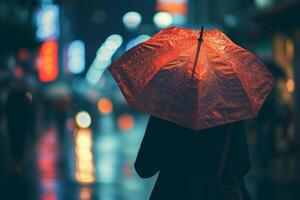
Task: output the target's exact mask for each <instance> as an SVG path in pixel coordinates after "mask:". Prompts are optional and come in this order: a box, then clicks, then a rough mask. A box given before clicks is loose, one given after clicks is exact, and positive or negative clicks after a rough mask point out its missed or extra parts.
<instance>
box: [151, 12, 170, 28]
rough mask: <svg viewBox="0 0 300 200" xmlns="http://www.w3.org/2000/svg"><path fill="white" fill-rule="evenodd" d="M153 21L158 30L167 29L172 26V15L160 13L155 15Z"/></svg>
mask: <svg viewBox="0 0 300 200" xmlns="http://www.w3.org/2000/svg"><path fill="white" fill-rule="evenodd" d="M153 21H154V23H155V25H156V26H157V27H158V28H161V29H162V28H167V27H169V26H171V25H172V23H173V19H172V15H171V14H170V13H167V12H158V13H156V14H155V15H154V17H153Z"/></svg>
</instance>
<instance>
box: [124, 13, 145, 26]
mask: <svg viewBox="0 0 300 200" xmlns="http://www.w3.org/2000/svg"><path fill="white" fill-rule="evenodd" d="M141 22H142V16H141V15H140V14H139V13H138V12H128V13H126V14H125V15H124V16H123V23H124V25H125V27H126V28H128V29H135V28H137V27H138V26H139V25H140V24H141Z"/></svg>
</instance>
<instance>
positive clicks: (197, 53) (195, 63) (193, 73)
mask: <svg viewBox="0 0 300 200" xmlns="http://www.w3.org/2000/svg"><path fill="white" fill-rule="evenodd" d="M201 44H202V40H198V46H197V51H196V58H195V62H194V65H193V71H192V79H191V82H192V81H193V80H194V76H195V71H196V65H197V62H198V59H199V54H200V47H201Z"/></svg>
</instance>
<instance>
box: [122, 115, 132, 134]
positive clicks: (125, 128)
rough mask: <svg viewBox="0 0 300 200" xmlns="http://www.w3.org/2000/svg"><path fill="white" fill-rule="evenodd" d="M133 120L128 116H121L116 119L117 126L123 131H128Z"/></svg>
mask: <svg viewBox="0 0 300 200" xmlns="http://www.w3.org/2000/svg"><path fill="white" fill-rule="evenodd" d="M133 124H134V120H133V117H132V115H130V114H122V115H120V116H119V118H118V126H119V128H120V129H121V130H123V131H128V130H130V129H131V128H132V127H133Z"/></svg>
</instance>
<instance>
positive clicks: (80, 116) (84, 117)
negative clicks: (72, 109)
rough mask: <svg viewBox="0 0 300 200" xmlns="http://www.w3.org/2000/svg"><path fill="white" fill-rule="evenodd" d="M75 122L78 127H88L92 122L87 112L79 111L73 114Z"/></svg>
mask: <svg viewBox="0 0 300 200" xmlns="http://www.w3.org/2000/svg"><path fill="white" fill-rule="evenodd" d="M75 122H76V125H77V126H78V127H79V128H88V127H89V126H90V125H91V123H92V119H91V116H90V114H89V113H87V112H86V111H80V112H78V113H77V114H76V116H75Z"/></svg>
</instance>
